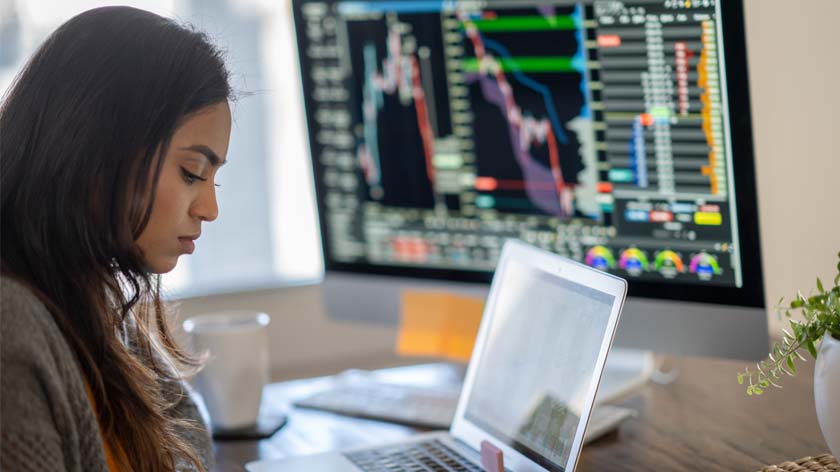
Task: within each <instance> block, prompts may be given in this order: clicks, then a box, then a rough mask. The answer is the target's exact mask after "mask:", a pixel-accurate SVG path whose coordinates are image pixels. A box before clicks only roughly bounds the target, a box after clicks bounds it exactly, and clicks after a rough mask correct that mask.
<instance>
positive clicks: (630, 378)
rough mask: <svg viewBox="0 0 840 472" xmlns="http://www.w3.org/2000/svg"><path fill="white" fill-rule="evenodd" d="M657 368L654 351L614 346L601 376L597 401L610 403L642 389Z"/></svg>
mask: <svg viewBox="0 0 840 472" xmlns="http://www.w3.org/2000/svg"><path fill="white" fill-rule="evenodd" d="M655 370H656V366H655V362H654V358H653V352H652V351H643V350H640V349H628V348H620V347H612V348H611V349H610V353H609V355H608V356H607V363H606V365H605V366H604V374H603V375H602V376H601V385H600V386H599V387H598V396H597V397H596V400H595V402H596V403H609V402H613V401H616V400H618V399H620V398H623V397H625V396H628V395H630V394H632V393H633V392H635V391H637V390H639V389H641V388H642V387H644V386H645V384H647V382H648V380H650V379H651V377H652V376H653V375H654V371H655Z"/></svg>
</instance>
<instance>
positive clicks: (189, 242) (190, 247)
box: [178, 238, 195, 254]
mask: <svg viewBox="0 0 840 472" xmlns="http://www.w3.org/2000/svg"><path fill="white" fill-rule="evenodd" d="M178 242H179V243H181V250H183V251H184V252H185V253H187V254H192V253H193V251H195V242H194V241H193V239H192V238H178Z"/></svg>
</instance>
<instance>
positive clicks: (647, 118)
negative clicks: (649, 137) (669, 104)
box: [639, 113, 653, 126]
mask: <svg viewBox="0 0 840 472" xmlns="http://www.w3.org/2000/svg"><path fill="white" fill-rule="evenodd" d="M639 117H640V118H641V119H642V124H643V125H644V126H650V125H652V124H653V115H651V114H650V113H642V114H641V115H639Z"/></svg>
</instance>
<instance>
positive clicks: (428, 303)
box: [396, 291, 484, 362]
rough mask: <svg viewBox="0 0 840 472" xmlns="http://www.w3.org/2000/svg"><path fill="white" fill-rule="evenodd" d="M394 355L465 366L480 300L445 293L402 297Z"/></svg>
mask: <svg viewBox="0 0 840 472" xmlns="http://www.w3.org/2000/svg"><path fill="white" fill-rule="evenodd" d="M401 302H402V307H401V314H400V329H399V333H398V335H397V346H396V351H397V354H400V355H404V356H427V357H438V358H446V359H450V360H454V361H461V362H469V360H470V356H471V355H472V350H473V345H474V344H475V338H476V336H477V335H478V327H479V325H480V324H481V314H482V312H483V310H484V300H483V299H480V298H473V297H466V296H462V295H455V294H452V293H448V292H433V291H405V292H403V293H402V298H401Z"/></svg>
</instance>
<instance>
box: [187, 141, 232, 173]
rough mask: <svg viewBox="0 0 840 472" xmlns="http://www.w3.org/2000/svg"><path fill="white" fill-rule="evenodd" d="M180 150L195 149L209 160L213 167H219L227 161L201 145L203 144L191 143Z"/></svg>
mask: <svg viewBox="0 0 840 472" xmlns="http://www.w3.org/2000/svg"><path fill="white" fill-rule="evenodd" d="M181 150H184V151H195V152H198V153H201V154H203V155H204V157H206V158H207V160H208V161H210V165H212V166H213V167H221V166H223V165H225V164H227V161H226V160H225V161H223V160H221V159H220V158H219V156H218V154H216V153H215V152H213V150H212V149H210V148H209V147H207V146H205V145H203V144H193V145H192V146H187V147H182V148H181Z"/></svg>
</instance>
